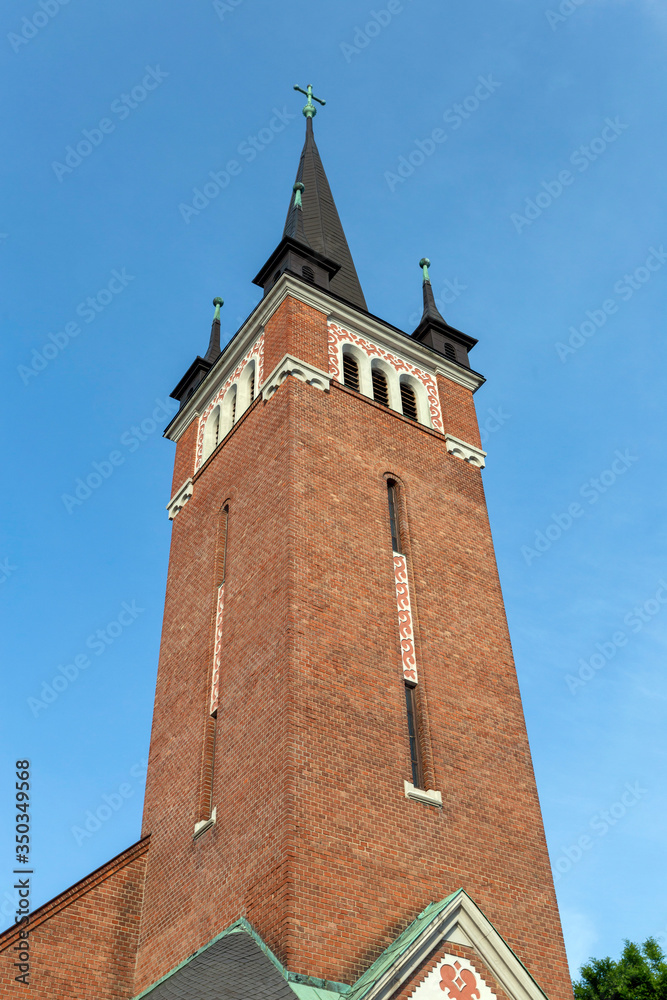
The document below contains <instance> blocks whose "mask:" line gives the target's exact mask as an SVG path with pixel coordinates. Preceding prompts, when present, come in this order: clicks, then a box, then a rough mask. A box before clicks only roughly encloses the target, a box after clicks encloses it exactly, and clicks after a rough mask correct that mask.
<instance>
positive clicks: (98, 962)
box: [0, 840, 149, 1000]
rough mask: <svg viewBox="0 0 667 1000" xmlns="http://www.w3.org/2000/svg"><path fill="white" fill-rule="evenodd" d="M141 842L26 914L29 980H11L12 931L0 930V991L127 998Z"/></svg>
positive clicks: (62, 998) (65, 998) (41, 999)
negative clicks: (27, 915)
mask: <svg viewBox="0 0 667 1000" xmlns="http://www.w3.org/2000/svg"><path fill="white" fill-rule="evenodd" d="M148 845H149V842H148V840H143V841H140V842H139V843H138V844H135V845H134V846H133V847H130V848H129V849H128V850H127V851H124V852H123V854H120V855H118V857H116V858H113V859H112V860H111V861H109V862H107V864H106V865H103V866H102V867H101V868H98V870H97V871H95V872H93V873H92V874H91V875H88V877H87V878H85V879H83V880H82V881H81V882H78V883H77V884H76V885H74V886H72V887H71V888H70V889H68V890H67V891H66V892H64V893H62V894H61V895H60V896H56V898H55V899H53V900H51V902H49V903H47V904H46V905H45V906H42V907H40V909H38V910H35V912H34V913H33V914H32V916H31V918H30V923H29V924H28V929H29V931H30V937H29V943H30V944H29V950H30V956H31V958H30V966H31V968H30V985H29V986H25V985H23V984H22V983H17V982H16V981H15V976H16V975H17V971H16V969H14V962H15V961H16V958H15V954H14V950H13V949H14V947H15V945H16V943H17V941H18V931H17V930H16V929H15V928H10V929H9V930H7V931H5V933H4V934H2V935H0V997H2V998H3V1000H4V998H9V997H11V998H13V1000H16V998H18V997H22V998H24V1000H73V998H75V997H76V1000H127V998H128V997H131V996H132V995H133V994H132V988H133V979H134V960H135V956H136V947H137V938H138V932H139V915H140V911H141V899H142V894H143V884H144V874H145V870H146V854H147V852H148Z"/></svg>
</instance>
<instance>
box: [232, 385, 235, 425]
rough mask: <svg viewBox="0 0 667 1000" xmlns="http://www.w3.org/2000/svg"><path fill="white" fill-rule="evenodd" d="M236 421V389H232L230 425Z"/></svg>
mask: <svg viewBox="0 0 667 1000" xmlns="http://www.w3.org/2000/svg"><path fill="white" fill-rule="evenodd" d="M235 423H236V390H234V395H233V396H232V427H233V426H234V424H235Z"/></svg>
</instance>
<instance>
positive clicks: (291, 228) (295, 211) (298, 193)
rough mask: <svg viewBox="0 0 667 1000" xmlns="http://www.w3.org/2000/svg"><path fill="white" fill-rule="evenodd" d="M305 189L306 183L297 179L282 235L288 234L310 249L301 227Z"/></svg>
mask: <svg viewBox="0 0 667 1000" xmlns="http://www.w3.org/2000/svg"><path fill="white" fill-rule="evenodd" d="M305 189H306V185H305V184H304V183H303V181H297V182H296V184H295V185H294V187H293V188H292V191H293V192H294V198H293V200H292V204H291V205H290V210H289V212H288V213H287V221H286V222H285V229H284V232H283V237H285V236H288V237H289V238H290V239H293V240H296V241H297V243H302V244H303V245H304V246H306V247H308V249H312V248H311V246H310V243H309V242H308V240H307V238H306V232H305V229H304V228H303V192H304V191H305Z"/></svg>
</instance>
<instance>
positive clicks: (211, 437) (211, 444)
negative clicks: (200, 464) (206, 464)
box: [203, 406, 222, 461]
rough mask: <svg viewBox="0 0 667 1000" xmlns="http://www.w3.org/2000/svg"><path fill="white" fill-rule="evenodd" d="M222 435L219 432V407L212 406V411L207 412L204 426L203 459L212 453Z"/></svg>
mask: <svg viewBox="0 0 667 1000" xmlns="http://www.w3.org/2000/svg"><path fill="white" fill-rule="evenodd" d="M221 439H222V435H221V434H220V407H219V406H214V407H213V412H212V413H210V414H209V417H208V420H207V421H206V426H205V428H204V453H203V460H204V461H206V459H207V458H208V457H209V455H212V454H213V452H214V451H215V449H216V448H217V447H218V445H219V444H220V441H221Z"/></svg>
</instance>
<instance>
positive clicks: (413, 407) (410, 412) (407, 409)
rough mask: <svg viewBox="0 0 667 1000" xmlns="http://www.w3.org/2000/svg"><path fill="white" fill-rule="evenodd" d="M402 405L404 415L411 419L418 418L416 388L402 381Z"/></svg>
mask: <svg viewBox="0 0 667 1000" xmlns="http://www.w3.org/2000/svg"><path fill="white" fill-rule="evenodd" d="M401 405H402V407H403V416H404V417H409V418H410V420H416V419H417V397H416V396H415V391H414V389H413V388H412V386H411V385H408V383H407V382H401Z"/></svg>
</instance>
